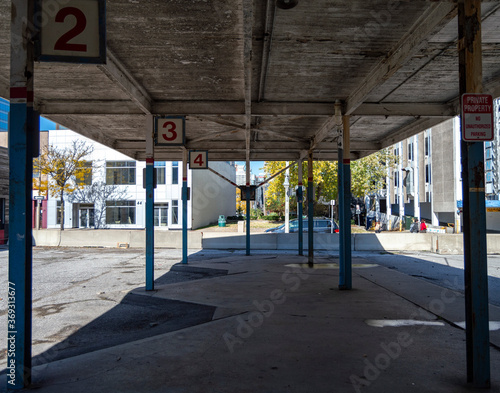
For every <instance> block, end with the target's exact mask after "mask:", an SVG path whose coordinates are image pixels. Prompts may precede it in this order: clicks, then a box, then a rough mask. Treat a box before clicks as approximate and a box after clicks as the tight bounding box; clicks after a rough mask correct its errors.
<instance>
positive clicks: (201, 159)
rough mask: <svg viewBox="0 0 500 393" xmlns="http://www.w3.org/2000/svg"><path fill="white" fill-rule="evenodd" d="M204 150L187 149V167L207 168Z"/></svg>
mask: <svg viewBox="0 0 500 393" xmlns="http://www.w3.org/2000/svg"><path fill="white" fill-rule="evenodd" d="M207 155H208V153H207V151H206V150H190V151H189V168H190V169H207V168H208V158H207Z"/></svg>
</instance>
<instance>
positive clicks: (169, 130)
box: [155, 116, 185, 146]
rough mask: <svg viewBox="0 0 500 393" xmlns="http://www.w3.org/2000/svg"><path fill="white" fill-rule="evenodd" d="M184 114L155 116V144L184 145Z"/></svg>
mask: <svg viewBox="0 0 500 393" xmlns="http://www.w3.org/2000/svg"><path fill="white" fill-rule="evenodd" d="M184 134H185V118H184V116H163V117H155V145H156V146H182V145H184V141H185V137H184Z"/></svg>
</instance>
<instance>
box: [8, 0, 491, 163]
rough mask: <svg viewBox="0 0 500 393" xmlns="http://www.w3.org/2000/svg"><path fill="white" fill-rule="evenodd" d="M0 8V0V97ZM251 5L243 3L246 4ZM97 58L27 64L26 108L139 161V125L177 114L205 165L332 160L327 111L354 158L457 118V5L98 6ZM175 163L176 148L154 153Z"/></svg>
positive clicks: (487, 19)
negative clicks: (102, 16)
mask: <svg viewBox="0 0 500 393" xmlns="http://www.w3.org/2000/svg"><path fill="white" fill-rule="evenodd" d="M10 4H11V2H10V1H7V0H0V19H1V20H0V22H1V23H0V54H1V56H0V96H2V97H4V98H6V99H9V67H10V30H9V29H10V13H11V11H10ZM252 5H253V6H252ZM106 7H107V17H106V18H107V47H108V49H107V63H106V65H99V66H96V65H84V64H80V65H78V64H63V63H38V64H36V67H35V105H36V107H37V108H38V110H39V111H40V112H41V114H42V115H43V116H45V117H47V118H49V119H51V120H53V121H56V122H58V123H60V124H62V125H63V126H66V127H68V128H71V129H73V130H74V131H76V132H78V133H80V134H82V135H84V136H87V137H89V138H91V139H93V140H96V141H98V142H100V143H103V144H104V145H107V146H109V147H112V148H114V149H117V150H119V151H121V152H123V153H124V154H126V155H128V156H130V157H132V158H134V159H138V160H142V159H144V158H145V137H144V136H145V134H146V131H145V128H146V124H147V122H146V117H147V115H149V114H153V115H185V116H186V147H187V148H188V149H201V150H209V159H210V160H238V161H241V160H245V159H246V158H247V152H248V150H249V151H250V154H249V157H250V159H251V160H295V159H298V158H299V157H300V156H301V152H303V151H307V150H310V149H312V150H313V153H314V157H315V159H324V160H335V159H336V158H337V139H338V136H339V132H338V131H339V130H338V128H339V127H338V125H337V123H335V122H332V118H333V117H334V113H335V103H336V102H340V103H341V104H342V111H343V114H348V115H351V118H350V123H351V151H352V154H353V158H354V159H356V158H359V157H363V156H366V155H368V154H370V153H372V152H374V151H377V150H379V149H381V148H383V147H386V146H390V145H391V144H393V143H395V142H398V141H401V140H403V139H404V138H407V137H409V136H411V135H414V134H416V133H418V132H421V131H423V130H425V129H426V128H429V127H432V126H433V125H435V124H438V123H440V122H442V121H443V120H446V119H448V118H450V117H452V116H455V115H456V114H458V110H459V107H458V95H459V77H458V52H457V44H458V22H457V2H456V1H425V0H412V1H387V0H381V1H379V0H375V1H366V0H344V1H335V2H332V1H327V0H315V1H307V2H306V1H299V3H298V5H297V6H296V7H294V8H292V9H287V10H285V9H280V8H277V7H276V6H275V2H274V1H272V0H267V1H266V0H254V1H253V2H249V1H242V0H231V1H229V0H213V1H198V0H186V1H168V0H167V1H165V0H135V1H128V0H107V2H106ZM499 9H500V4H499V3H498V2H496V1H491V2H486V1H485V2H483V9H482V14H483V17H482V29H483V31H482V34H483V79H484V89H485V91H486V92H490V93H491V94H493V95H494V96H495V97H496V96H499V95H500V35H499V34H498V26H499V25H500V10H499ZM155 158H156V159H158V160H160V159H161V160H180V159H182V149H180V148H179V147H171V148H165V147H157V148H155Z"/></svg>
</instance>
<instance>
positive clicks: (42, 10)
mask: <svg viewBox="0 0 500 393" xmlns="http://www.w3.org/2000/svg"><path fill="white" fill-rule="evenodd" d="M105 10H106V3H105V0H64V1H56V0H37V2H36V10H35V21H34V24H35V26H36V28H37V30H38V31H39V33H40V39H39V40H38V41H37V43H36V55H35V57H36V59H37V60H38V61H58V62H67V63H91V64H105V63H106V22H105V14H106V11H105Z"/></svg>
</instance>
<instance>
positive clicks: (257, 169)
mask: <svg viewBox="0 0 500 393" xmlns="http://www.w3.org/2000/svg"><path fill="white" fill-rule="evenodd" d="M236 164H238V165H245V161H236ZM261 168H264V161H250V170H251V172H252V174H254V175H258V174H259V173H264V170H263V169H261Z"/></svg>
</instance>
